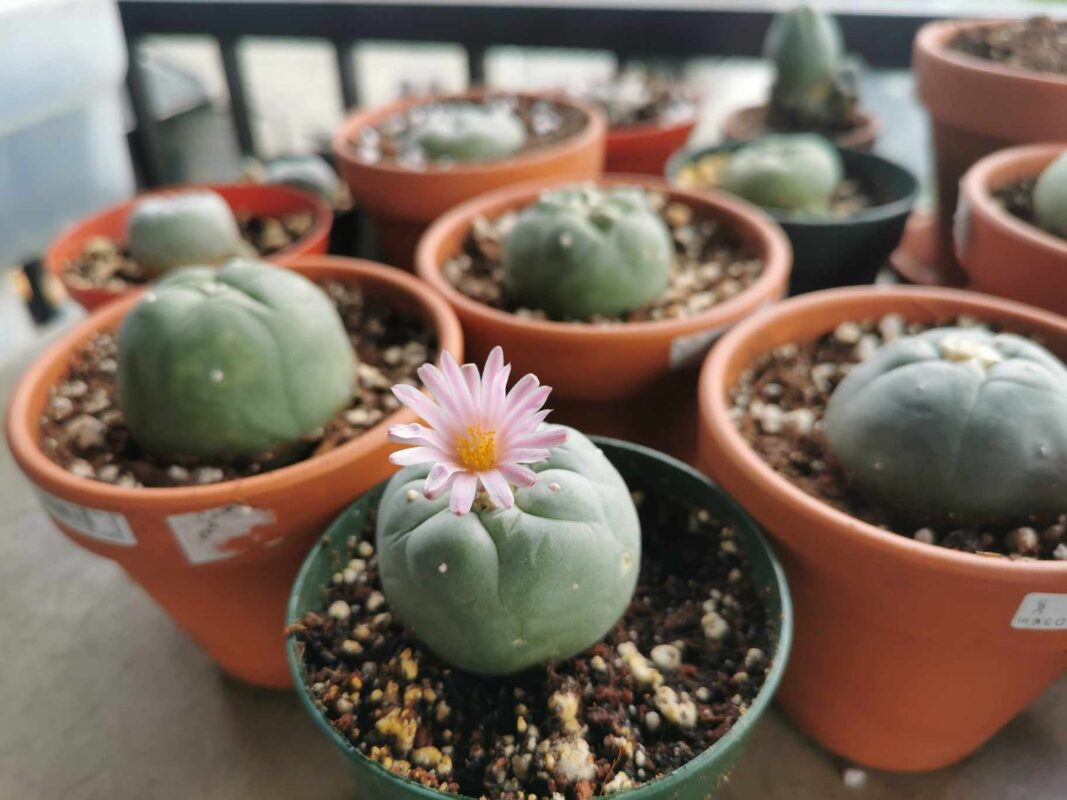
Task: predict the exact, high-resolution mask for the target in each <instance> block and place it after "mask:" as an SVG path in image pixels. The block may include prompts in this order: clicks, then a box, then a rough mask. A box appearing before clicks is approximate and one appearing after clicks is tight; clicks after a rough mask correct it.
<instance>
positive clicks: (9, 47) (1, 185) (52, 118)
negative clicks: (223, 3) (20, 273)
mask: <svg viewBox="0 0 1067 800" xmlns="http://www.w3.org/2000/svg"><path fill="white" fill-rule="evenodd" d="M0 53H2V54H3V67H2V68H0V266H2V265H5V264H12V263H17V262H19V261H22V260H23V259H27V258H31V257H35V256H39V255H40V254H41V253H42V252H43V251H44V249H45V248H46V247H47V246H48V244H49V242H50V241H51V240H52V238H53V237H54V236H55V235H56V233H58V232H59V230H60V229H61V228H63V227H64V226H65V225H68V224H70V223H72V222H74V221H75V220H77V219H79V218H81V217H83V216H85V215H86V214H89V213H90V212H93V211H96V210H98V209H100V208H103V207H104V206H107V205H110V204H112V203H115V202H117V201H119V200H122V199H124V198H126V197H128V196H130V194H132V192H133V190H134V179H133V169H132V167H131V165H130V156H129V151H128V149H127V145H126V134H125V129H124V124H123V113H122V82H123V78H124V77H125V73H126V45H125V42H124V40H123V36H122V26H121V24H120V22H119V15H118V8H117V6H116V4H115V0H0Z"/></svg>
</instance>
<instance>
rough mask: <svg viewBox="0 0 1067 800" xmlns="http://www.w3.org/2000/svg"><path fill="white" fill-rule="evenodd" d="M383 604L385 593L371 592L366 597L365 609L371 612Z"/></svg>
mask: <svg viewBox="0 0 1067 800" xmlns="http://www.w3.org/2000/svg"><path fill="white" fill-rule="evenodd" d="M384 605H385V595H384V594H382V593H381V592H371V593H370V596H369V597H368V598H367V611H369V612H371V613H372V614H373V613H375V612H376V611H377V610H378V609H379V608H381V607H382V606H384Z"/></svg>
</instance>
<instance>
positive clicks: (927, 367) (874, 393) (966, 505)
mask: <svg viewBox="0 0 1067 800" xmlns="http://www.w3.org/2000/svg"><path fill="white" fill-rule="evenodd" d="M823 428H824V432H825V435H826V440H827V443H828V444H829V446H830V449H831V451H832V452H833V454H834V456H835V458H836V459H837V460H838V462H839V463H840V465H841V468H842V470H843V472H844V474H845V477H846V478H848V479H849V481H850V482H852V483H853V484H854V485H855V486H856V487H857V488H859V489H860V490H861V491H863V492H864V493H865V494H867V495H868V496H870V497H871V498H873V499H876V500H878V501H880V502H884V503H888V504H891V505H893V506H894V507H896V508H899V509H900V510H901V512H902V514H905V515H911V516H913V517H915V518H917V519H922V520H927V521H928V520H933V519H938V520H946V521H950V522H959V523H976V524H977V523H984V522H1002V521H1003V522H1012V521H1016V520H1021V519H1025V518H1027V517H1029V516H1030V515H1040V514H1044V513H1052V512H1058V511H1060V510H1062V508H1063V500H1064V497H1067V368H1065V367H1064V365H1063V363H1062V362H1061V361H1060V360H1059V359H1058V358H1056V357H1055V356H1054V355H1052V353H1050V352H1048V351H1047V350H1046V349H1045V348H1043V347H1041V346H1040V345H1038V344H1035V343H1034V342H1032V341H1029V340H1028V339H1024V338H1022V337H1019V336H1014V335H1011V334H993V333H991V332H989V331H986V330H982V329H974V328H935V329H933V330H929V331H926V332H925V333H922V334H919V335H917V336H911V337H905V338H902V339H897V340H896V341H894V342H892V343H890V344H887V345H885V346H883V347H882V348H880V349H879V350H878V351H877V352H876V353H875V354H874V355H873V356H872V357H870V358H868V359H867V360H866V361H864V362H862V363H861V364H860V365H859V366H857V367H856V368H855V369H853V370H852V371H851V372H850V373H849V374H848V376H847V377H846V378H845V379H844V380H843V381H842V382H841V383H840V384H839V385H838V387H837V388H836V389H835V390H834V393H833V395H832V396H831V398H830V402H829V404H828V406H827V409H826V415H825V417H824V419H823Z"/></svg>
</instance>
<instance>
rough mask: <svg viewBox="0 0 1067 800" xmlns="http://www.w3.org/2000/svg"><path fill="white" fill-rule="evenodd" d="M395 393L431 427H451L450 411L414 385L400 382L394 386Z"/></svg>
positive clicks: (445, 429)
mask: <svg viewBox="0 0 1067 800" xmlns="http://www.w3.org/2000/svg"><path fill="white" fill-rule="evenodd" d="M393 395H395V397H396V399H397V400H399V401H400V402H401V403H403V404H404V405H406V406H407V407H408V408H410V409H411V410H412V411H414V412H415V413H416V414H418V415H419V417H421V418H422V419H424V420H426V422H428V423H429V424H430V426H431V427H433V428H436V429H437V430H444V431H447V430H449V429H450V428H451V423H450V422H449V415H448V412H447V411H446V410H445V409H443V408H441V406H439V405H437V403H435V402H434V401H433V400H431V399H430V398H429V397H427V396H426V395H424V394H423V393H422V392H420V391H419V390H418V389H416V388H415V387H414V386H408V385H407V384H406V383H398V384H397V385H396V386H394V387H393Z"/></svg>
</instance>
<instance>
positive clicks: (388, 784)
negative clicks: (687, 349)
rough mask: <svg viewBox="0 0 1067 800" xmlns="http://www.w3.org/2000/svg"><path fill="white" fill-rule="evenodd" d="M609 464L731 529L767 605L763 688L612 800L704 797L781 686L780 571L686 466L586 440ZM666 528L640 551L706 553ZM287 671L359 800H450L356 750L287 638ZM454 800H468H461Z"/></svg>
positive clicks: (325, 569)
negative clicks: (740, 712)
mask: <svg viewBox="0 0 1067 800" xmlns="http://www.w3.org/2000/svg"><path fill="white" fill-rule="evenodd" d="M593 438H594V441H595V442H596V443H597V444H598V445H599V446H600V448H601V449H603V451H604V453H605V455H607V457H608V458H609V459H610V460H611V463H612V464H614V465H615V467H616V468H617V469H618V470H619V472H620V473H621V474H622V476H623V478H624V479H625V480H626V483H627V485H628V486H629V487H630V489H631V490H635V491H642V492H644V493H645V494H646V495H660V496H661V497H666V498H669V502H670V503H672V504H675V505H676V506H677V507H679V508H681V509H695V508H703V509H707V510H708V511H709V512H710V513H711V514H712V516H713V517H715V518H717V519H720V520H722V521H724V522H727V523H728V524H730V525H732V526H733V528H734V530H735V531H736V537H737V539H736V540H737V543H738V544H739V545H740V546H741V548H742V549H743V550H744V552H745V555H746V556H747V557H748V560H749V564H750V567H751V569H752V578H753V580H754V581H755V583H756V584H757V585H758V586H759V587H760V589H761V591H762V593H763V596H764V598H765V601H766V604H767V620H768V624H769V625H770V627H771V631H770V640H771V642H772V645H773V650H772V652H771V653H769V655H770V656H771V666H770V667H769V669H768V671H767V677H766V679H765V681H764V684H763V687H762V689H761V690H760V692H759V694H758V695H757V696H756V699H755V701H754V702H753V703H752V706H751V707H750V708H749V709H748V711H747V712H746V713H745V714H744V716H742V717H741V718H740V719H739V720H738V721H737V722H736V723H734V726H733V727H732V728H731V729H730V731H729V732H728V733H727V734H726V735H725V736H724V737H723V738H722V739H720V740H719V741H718V742H716V743H715V744H714V745H712V746H711V747H709V748H708V749H707V750H705V751H704V752H703V753H701V754H700V755H698V756H697V757H696V758H694V759H693V760H692V761H690V762H689V763H687V764H685V765H683V766H682V767H680V768H679V769H676V770H674V771H673V772H671V773H670V774H669V775H665V776H664V777H662V778H659V779H657V780H655V781H652V782H650V783H647V784H645V785H643V786H640V787H637V788H635V789H630V790H627V791H623V792H619V793H618V794H615V795H612V797H617V798H619V800H623V798H625V800H704V798H707V797H709V796H711V794H712V793H714V792H715V791H717V790H718V788H719V787H720V786H721V785H722V784H723V783H724V782H725V781H726V780H727V779H728V777H729V775H730V773H731V772H732V770H733V768H734V767H735V766H736V764H737V762H738V761H739V760H740V758H741V756H742V754H743V752H744V749H745V745H746V743H747V742H748V738H749V735H750V734H751V732H752V730H753V728H755V726H756V723H757V722H759V720H760V718H761V717H762V716H763V714H764V712H765V711H766V710H767V709H768V708H769V707H770V704H771V698H772V696H773V695H774V692H775V690H776V689H777V688H778V684H779V682H780V681H781V678H782V673H783V672H784V671H785V665H786V661H787V660H788V658H789V651H790V648H791V645H792V640H793V608H792V603H791V601H790V598H789V589H788V587H787V586H786V582H785V573H784V572H783V571H782V567H781V565H780V564H779V563H778V560H777V559H776V558H775V556H774V553H773V552H772V551H771V548H770V546H769V545H768V544H767V540H766V539H765V538H764V537H763V534H762V533H761V531H760V528H759V526H758V525H757V524H756V523H755V522H753V520H752V518H751V517H750V516H748V514H747V513H745V511H744V510H742V508H741V507H740V506H739V505H737V504H736V503H735V502H734V501H733V500H731V499H730V498H729V497H728V496H727V495H726V493H725V492H723V490H722V489H720V488H719V487H718V486H717V485H716V484H714V483H712V482H711V481H710V480H709V479H708V478H707V477H705V476H704V475H702V474H701V473H699V472H697V471H696V470H694V469H693V468H692V467H689V466H687V465H686V464H683V463H682V462H680V461H676V460H675V459H673V458H671V457H670V456H665V455H663V454H662V453H658V452H656V451H655V450H650V449H648V448H646V447H641V446H640V445H635V444H630V443H629V442H620V441H617V440H614V439H602V438H599V437H593ZM381 492H382V486H378V487H376V488H375V489H372V490H371V491H369V492H367V493H366V494H364V495H363V496H362V497H360V498H359V499H357V500H356V501H355V502H354V503H352V505H351V506H349V507H348V509H347V510H345V511H344V512H343V513H342V514H341V515H340V516H339V517H338V518H337V519H336V520H335V521H334V523H333V524H332V525H331V526H330V527H329V528H328V529H327V531H326V533H325V534H324V535H323V536H322V538H321V539H320V540H319V543H318V544H317V545H315V547H314V549H312V551H311V552H310V553H309V554H308V557H307V560H306V561H305V562H304V565H303V567H301V569H300V573H299V574H298V575H297V578H296V583H295V584H294V586H293V590H292V594H291V596H290V598H289V614H288V621H289V622H295V621H297V620H299V619H300V618H301V617H303V615H304V612H306V611H309V610H322V607H323V596H324V589H325V588H326V586H327V585H328V584H329V583H330V580H331V576H332V575H333V573H334V571H335V567H336V561H337V559H338V558H340V557H343V555H344V553H345V548H346V540H347V539H348V536H349V535H350V534H351V533H353V532H354V531H358V530H359V529H360V528H361V527H362V526H363V525H364V522H365V520H366V518H367V514H370V513H373V511H374V509H375V508H376V507H377V505H378V502H379V500H380V499H381ZM670 534H671V531H670V530H657V531H650V530H645V531H644V532H643V535H644V537H645V546H646V547H654V546H658V547H659V548H660V549H661V550H662V551H663V552H664V553H665V554H666V555H665V557H669V558H679V559H698V558H701V557H702V556H703V555H704V553H705V550H704V549H703V548H695V551H687V550H686V549H684V548H679V549H672V547H671V544H670V543H668V542H664V541H663V539H659V540H658V541H650V539H649V537H650V536H653V535H654V536H657V537H668V536H670ZM287 650H288V653H289V668H290V670H291V671H292V675H293V682H294V684H295V685H296V691H297V694H298V695H299V697H300V701H301V703H302V704H303V706H304V708H305V709H306V710H307V712H308V713H309V714H310V715H311V717H312V719H314V720H315V723H316V725H317V726H318V727H319V728H320V729H321V730H322V732H323V733H324V734H325V735H326V736H327V737H328V738H329V740H330V742H331V743H332V744H333V746H334V747H336V748H337V749H338V750H340V751H341V752H342V753H343V754H344V755H345V757H346V758H347V759H348V761H349V763H350V765H351V767H352V773H353V777H354V780H355V787H354V789H355V797H356V798H358V800H444V799H445V798H449V797H452V798H455V797H456V796H455V795H446V794H443V793H441V792H438V791H436V790H433V789H428V788H426V787H425V786H421V785H419V784H417V783H414V782H412V781H410V780H407V779H406V778H401V777H398V776H397V775H394V774H393V773H391V772H389V771H388V770H386V769H384V768H383V767H382V766H380V765H379V764H377V763H375V762H373V761H371V760H369V759H368V758H367V757H366V756H364V755H363V754H362V753H360V752H359V751H358V750H356V748H354V747H353V746H352V744H351V743H350V742H349V741H348V740H347V739H346V738H345V737H344V736H342V735H341V734H339V733H338V732H337V731H336V730H335V729H334V728H333V727H332V726H331V725H330V723H329V721H328V720H327V719H326V718H325V717H324V716H323V714H322V712H321V711H320V710H319V708H318V707H317V706H316V704H315V699H314V698H313V697H312V696H311V693H310V692H309V691H308V688H307V684H306V682H305V678H306V676H305V674H304V667H303V662H302V659H301V652H300V650H301V648H300V645H299V644H298V643H297V642H296V640H295V639H294V638H293V637H292V636H290V637H289V641H288V643H287ZM460 800H471V799H470V798H460Z"/></svg>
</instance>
